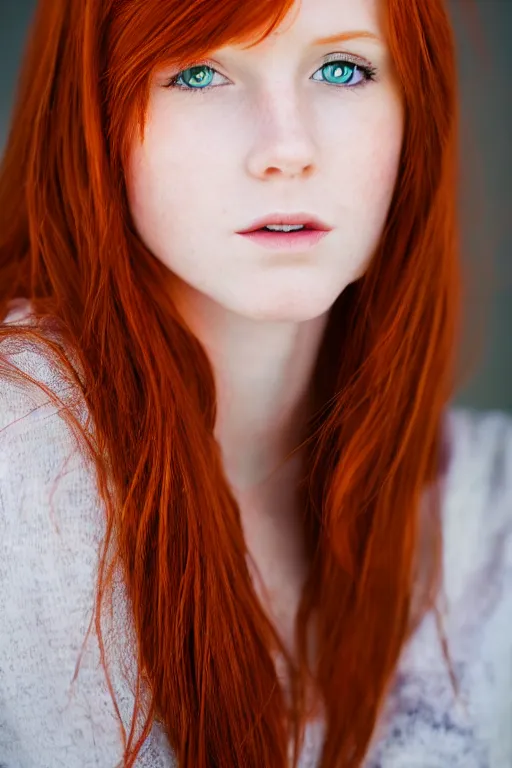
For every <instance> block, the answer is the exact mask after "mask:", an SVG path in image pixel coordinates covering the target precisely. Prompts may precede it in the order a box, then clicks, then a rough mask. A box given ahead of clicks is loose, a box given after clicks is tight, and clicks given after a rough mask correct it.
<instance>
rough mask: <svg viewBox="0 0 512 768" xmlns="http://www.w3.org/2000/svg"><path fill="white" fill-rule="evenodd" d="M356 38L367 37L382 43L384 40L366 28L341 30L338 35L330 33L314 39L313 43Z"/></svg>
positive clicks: (324, 43) (330, 42) (339, 41)
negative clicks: (349, 30)
mask: <svg viewBox="0 0 512 768" xmlns="http://www.w3.org/2000/svg"><path fill="white" fill-rule="evenodd" d="M355 38H366V39H368V40H376V41H377V42H378V43H381V42H382V40H381V39H380V37H378V36H377V35H374V34H373V32H367V31H366V30H364V29H362V30H354V31H351V32H340V33H339V34H337V35H329V36H328V37H320V38H319V39H318V40H313V42H312V43H311V45H315V46H316V45H332V44H333V43H344V42H345V41H347V40H354V39H355Z"/></svg>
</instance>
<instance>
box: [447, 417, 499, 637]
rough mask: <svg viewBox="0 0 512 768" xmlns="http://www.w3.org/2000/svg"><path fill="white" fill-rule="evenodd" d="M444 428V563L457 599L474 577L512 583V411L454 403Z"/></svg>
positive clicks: (497, 583)
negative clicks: (445, 441)
mask: <svg viewBox="0 0 512 768" xmlns="http://www.w3.org/2000/svg"><path fill="white" fill-rule="evenodd" d="M446 433H447V441H448V446H449V448H448V462H447V467H446V470H445V475H444V477H443V479H442V485H443V528H444V530H443V533H444V542H445V543H444V547H445V557H444V568H445V574H446V581H447V584H448V585H449V587H450V593H451V597H452V600H453V601H457V600H459V599H462V598H463V594H464V592H465V591H467V590H468V588H470V585H472V586H473V587H474V586H475V585H473V582H474V581H475V579H478V578H482V579H483V580H484V583H485V584H486V585H487V588H489V586H490V584H491V582H493V583H494V584H495V585H496V588H498V586H499V585H501V584H503V583H504V581H505V580H508V581H509V582H510V584H511V586H512V416H511V415H509V414H507V413H506V412H503V411H477V410H473V409H463V408H453V409H451V410H450V411H449V412H448V413H447V419H446ZM511 622H512V616H511Z"/></svg>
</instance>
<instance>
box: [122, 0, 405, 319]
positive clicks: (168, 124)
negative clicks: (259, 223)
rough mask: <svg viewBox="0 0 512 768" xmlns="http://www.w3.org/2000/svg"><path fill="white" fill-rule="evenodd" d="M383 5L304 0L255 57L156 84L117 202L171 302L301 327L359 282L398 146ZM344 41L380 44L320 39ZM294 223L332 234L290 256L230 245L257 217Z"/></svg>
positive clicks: (244, 53)
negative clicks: (308, 221)
mask: <svg viewBox="0 0 512 768" xmlns="http://www.w3.org/2000/svg"><path fill="white" fill-rule="evenodd" d="M379 5H380V3H378V2H377V0H302V4H301V6H300V8H299V9H298V13H297V14H295V15H294V17H293V18H291V17H290V18H288V19H286V20H285V22H284V23H283V25H282V26H281V28H280V29H279V30H277V32H276V33H274V34H273V35H272V36H271V37H270V38H267V39H266V40H265V41H263V42H262V43H260V44H259V45H258V46H256V47H254V48H252V49H248V50H243V49H242V47H241V46H240V47H231V46H230V47H225V48H222V49H218V50H217V51H215V52H214V54H213V55H212V56H211V57H210V58H209V60H208V65H207V66H206V65H203V62H197V65H194V68H193V69H192V68H191V69H189V70H185V71H184V72H183V71H182V72H181V76H180V77H178V82H177V84H176V86H175V87H174V88H170V87H168V83H169V81H170V80H171V79H172V77H173V76H175V75H178V74H179V73H178V72H177V71H176V70H166V71H160V72H158V74H157V75H156V76H155V77H154V79H153V81H152V86H151V95H150V102H149V111H148V121H147V124H146V130H145V137H144V141H143V143H140V142H139V141H138V140H137V142H136V143H135V144H134V145H133V146H132V149H131V155H130V159H129V164H128V168H127V186H128V196H129V203H130V208H131V212H132V216H133V220H134V223H135V226H136V228H137V231H138V233H139V235H140V237H141V238H142V240H143V242H144V243H145V244H146V245H147V247H148V248H149V249H150V251H151V252H152V253H153V254H154V255H155V256H156V257H157V258H158V259H159V260H161V261H162V262H163V263H164V264H165V265H166V266H167V267H168V268H169V270H170V272H169V278H170V282H169V285H170V288H171V290H173V291H174V292H175V296H176V298H179V299H180V301H181V303H182V305H183V302H186V301H187V300H188V299H190V301H194V302H197V301H198V300H199V301H202V302H205V303H206V304H208V303H209V302H211V301H213V302H215V303H216V305H217V306H218V305H220V306H221V307H223V308H224V309H226V310H230V311H231V312H234V313H237V314H239V315H243V316H245V317H247V318H251V319H258V320H293V321H303V320H308V319H311V318H313V317H318V316H319V315H321V314H323V313H325V312H327V311H328V310H329V309H330V307H331V306H332V304H333V303H334V301H335V300H336V298H337V297H338V296H339V295H340V293H341V292H342V291H343V290H344V289H345V287H346V286H347V285H349V284H350V283H351V282H353V281H354V280H356V279H357V278H358V277H360V276H361V275H362V274H363V273H364V271H365V269H366V267H367V265H368V262H369V260H370V259H371V257H372V255H373V252H374V250H375V248H376V246H377V244H378V241H379V238H380V235H381V232H382V229H383V225H384V222H385V219H386V215H387V213H388V209H389V204H390V201H391V196H392V192H393V189H394V185H395V180H396V175H397V168H398V163H399V156H400V150H401V145H402V135H403V112H402V102H401V97H400V91H399V87H398V85H397V82H396V79H395V76H394V72H393V67H392V62H391V60H390V54H389V51H388V49H387V47H386V43H385V41H384V39H383V28H382V21H381V19H380V18H379V12H380V8H379ZM354 31H358V32H360V31H367V32H370V33H372V34H373V35H375V36H376V37H377V38H378V39H374V38H367V39H365V38H361V37H354V38H353V39H348V40H345V41H336V42H330V43H329V42H327V43H323V44H320V45H319V44H315V41H316V40H318V39H319V38H323V37H328V36H333V35H336V34H339V33H350V32H354ZM333 54H335V55H334V56H333ZM327 57H329V59H331V63H330V62H328V61H327V62H326V59H327ZM345 57H348V59H350V60H346V61H342V62H341V63H338V64H333V63H332V59H341V60H343V59H344V58H345ZM199 65H201V66H199ZM355 65H357V66H355ZM196 67H197V68H196ZM365 67H367V68H373V69H374V70H375V74H374V78H375V79H374V80H371V79H367V76H366V75H365V72H364V68H365ZM295 212H306V213H308V214H312V215H314V216H316V217H318V218H320V219H322V220H323V221H324V222H325V223H326V224H327V225H328V226H330V227H332V230H331V231H330V232H329V233H328V234H327V235H326V236H325V237H323V239H321V240H320V241H319V242H318V243H317V244H316V245H314V246H313V247H311V248H309V249H304V248H299V250H296V251H295V252H292V251H290V252H280V251H274V250H267V249H265V248H263V247H262V246H261V245H259V244H256V243H254V242H253V241H251V240H249V239H247V238H246V237H244V236H242V235H240V234H238V232H239V231H240V230H243V229H246V228H247V227H248V226H249V225H250V224H251V223H252V222H253V221H254V220H256V219H259V218H261V217H264V216H266V215H268V214H272V213H295Z"/></svg>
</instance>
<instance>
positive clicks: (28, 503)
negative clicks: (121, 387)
mask: <svg viewBox="0 0 512 768" xmlns="http://www.w3.org/2000/svg"><path fill="white" fill-rule="evenodd" d="M25 310H26V306H25ZM23 311H24V310H23V304H20V305H18V306H13V309H12V311H11V312H10V314H9V316H8V318H7V320H8V321H9V322H16V323H24V322H26V321H27V320H26V317H25V319H24V315H23ZM0 353H1V354H5V349H3V348H2V346H1V345H0ZM11 359H13V360H14V362H15V363H16V365H17V366H19V367H20V368H22V369H23V370H25V371H27V372H28V373H30V374H31V375H32V376H34V377H35V378H37V379H38V380H39V381H42V382H44V383H46V384H47V385H49V386H50V387H52V389H53V390H54V391H57V392H58V393H59V394H61V395H62V394H63V392H64V390H63V388H62V386H61V385H60V382H59V380H58V378H57V376H56V373H55V370H54V368H52V367H51V366H49V365H48V364H47V363H46V362H45V361H44V359H43V357H42V356H41V355H39V354H38V352H37V349H30V348H28V347H27V348H26V349H23V351H22V352H21V353H20V354H18V355H16V357H15V358H11ZM64 394H65V392H64ZM45 400H46V398H45V396H44V395H43V394H42V393H40V392H39V391H38V390H37V391H36V390H35V389H30V390H27V389H26V388H24V387H20V386H19V385H16V384H14V383H13V382H11V381H8V380H3V379H2V380H0V768H92V767H93V766H98V767H100V768H114V766H116V765H118V764H119V763H120V760H121V756H122V741H121V732H120V729H119V724H118V720H117V718H116V715H115V712H114V709H113V705H112V700H111V697H110V693H109V691H108V688H107V685H106V681H105V677H104V674H103V670H102V668H101V666H100V664H99V649H98V645H97V642H96V635H95V634H94V632H93V634H92V635H91V638H90V639H89V642H88V643H87V645H86V646H85V650H84V654H83V657H82V662H81V666H80V671H79V674H78V677H77V679H76V680H75V682H74V683H73V682H72V681H73V677H74V673H75V667H76V664H77V660H78V656H79V653H80V650H81V647H82V643H83V640H84V638H85V633H86V631H87V628H88V626H89V622H90V618H91V615H92V614H91V611H92V607H93V599H94V595H95V585H96V581H95V578H96V573H97V570H96V569H97V563H98V553H99V545H100V542H101V540H102V536H103V534H104V527H103V522H104V520H103V515H102V505H101V502H100V500H99V498H98V494H97V490H96V486H95V481H94V473H93V471H92V468H91V467H90V466H87V465H85V464H84V461H83V459H82V458H81V457H80V454H79V453H78V452H75V453H74V454H72V452H71V451H70V446H72V445H73V443H72V438H71V435H70V432H69V429H68V427H67V426H66V424H65V422H64V420H63V419H62V418H61V417H60V416H59V415H58V413H57V411H56V408H55V407H54V406H52V405H50V404H49V403H48V402H46V404H45ZM36 406H40V407H38V408H37V409H35V407H36ZM447 427H448V432H449V435H450V450H451V454H450V458H449V463H448V469H447V474H446V477H445V482H444V492H443V499H444V501H443V521H444V522H443V525H444V567H445V579H446V583H445V588H446V591H447V595H448V608H449V613H448V618H447V622H446V628H447V630H448V640H449V643H450V650H451V653H452V657H453V660H454V663H455V671H456V673H457V676H458V679H459V681H460V685H461V699H460V700H459V701H455V699H454V697H453V694H452V690H451V686H450V680H449V675H448V671H447V668H446V666H445V663H444V659H443V656H442V652H441V648H440V645H439V641H438V637H437V634H436V628H435V623H434V619H433V617H432V616H430V615H429V616H427V617H426V618H425V620H424V621H423V623H422V625H421V626H420V628H419V630H418V631H417V633H416V635H415V636H414V638H413V640H412V641H411V643H410V644H409V646H407V647H406V649H405V650H404V653H403V656H402V660H401V663H400V666H399V669H398V673H397V677H396V685H395V686H394V688H393V690H392V693H391V694H390V697H389V700H388V702H387V706H386V713H385V716H383V719H382V725H381V726H380V728H379V729H378V732H377V734H376V737H375V739H374V743H373V745H372V748H371V750H370V753H369V755H368V758H367V761H366V763H365V768H414V767H421V768H457V766H460V768H512V417H511V416H509V415H507V414H505V413H502V412H499V411H494V412H487V413H478V412H476V411H472V410H463V409H460V408H452V409H451V410H449V411H448V413H447ZM70 456H71V458H70ZM58 477H60V480H59V482H58V483H57V484H56V480H57V478H58ZM54 486H55V488H54ZM53 489H54V493H53V495H52V490H53ZM118 610H119V611H120V614H119V615H122V616H123V615H124V617H125V618H124V619H123V621H124V626H125V628H126V632H123V633H119V634H118V635H117V636H116V637H113V638H111V640H112V641H115V642H113V644H112V648H113V647H114V646H115V644H116V643H117V644H118V645H119V648H120V650H119V651H118V655H117V658H118V663H119V664H122V663H123V659H124V660H125V663H126V661H127V660H128V659H129V655H128V654H129V649H130V642H132V640H133V637H132V635H131V633H130V623H129V609H128V607H127V603H126V601H123V595H122V592H120V593H119V596H118ZM123 611H125V612H126V613H124V614H123ZM109 648H110V645H109ZM118 671H119V674H114V678H113V684H114V689H115V691H116V695H117V698H118V701H119V702H120V710H121V715H122V718H123V722H124V723H125V726H126V727H128V726H129V724H130V721H131V713H132V706H133V693H132V691H131V690H130V687H129V685H128V684H127V682H126V681H125V680H124V678H123V677H122V675H121V674H120V668H118ZM342 693H343V692H342V691H340V695H342ZM321 738H322V724H321V723H318V725H317V726H316V727H312V728H311V729H310V731H309V734H308V741H307V744H306V748H305V750H304V753H303V756H302V757H303V760H302V763H301V766H302V768H313V767H314V766H317V765H318V764H319V755H320V750H321ZM137 766H138V767H140V768H144V767H146V768H174V767H175V766H176V761H175V759H174V758H173V755H172V751H171V749H170V747H169V744H168V741H167V738H166V736H165V734H164V733H163V731H162V730H161V729H160V727H159V725H158V724H154V726H153V730H152V732H151V735H150V737H149V739H148V740H147V741H146V743H145V745H144V748H143V750H142V752H141V754H140V757H139V760H138V762H137ZM234 768H235V767H234ZM262 768H264V766H262Z"/></svg>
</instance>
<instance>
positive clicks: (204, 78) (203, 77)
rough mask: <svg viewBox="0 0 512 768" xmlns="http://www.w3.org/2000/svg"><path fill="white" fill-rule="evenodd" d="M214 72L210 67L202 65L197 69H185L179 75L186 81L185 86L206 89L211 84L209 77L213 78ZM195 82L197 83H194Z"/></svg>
mask: <svg viewBox="0 0 512 768" xmlns="http://www.w3.org/2000/svg"><path fill="white" fill-rule="evenodd" d="M207 70H209V73H208V74H205V73H206V71H207ZM213 72H214V70H213V69H212V68H211V67H208V66H207V65H206V64H200V65H198V66H196V67H190V69H184V70H183V72H180V73H179V77H181V79H182V80H184V82H185V85H188V86H196V85H197V86H199V87H206V86H208V85H210V83H211V77H209V75H210V74H211V75H212V76H213ZM194 80H195V81H196V82H192V81H194Z"/></svg>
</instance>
